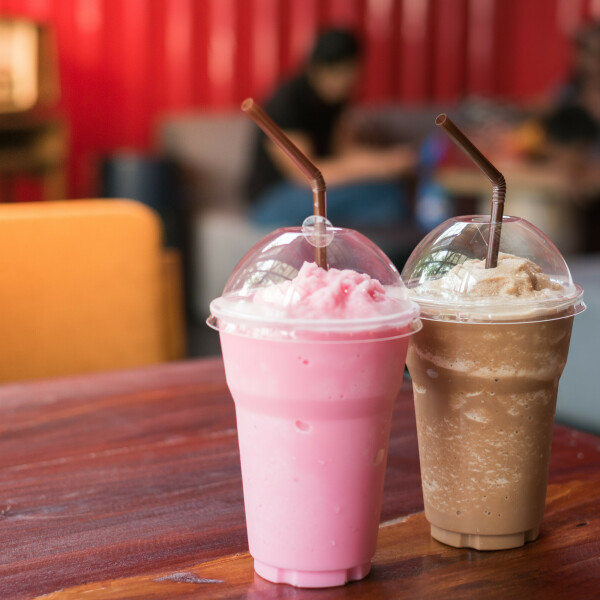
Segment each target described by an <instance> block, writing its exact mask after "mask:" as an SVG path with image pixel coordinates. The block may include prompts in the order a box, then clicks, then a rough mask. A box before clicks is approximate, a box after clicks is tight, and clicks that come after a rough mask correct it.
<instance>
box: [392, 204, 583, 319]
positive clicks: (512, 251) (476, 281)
mask: <svg viewBox="0 0 600 600" xmlns="http://www.w3.org/2000/svg"><path fill="white" fill-rule="evenodd" d="M489 220H490V217H489V215H471V216H464V217H455V218H452V219H448V220H447V221H445V222H444V223H442V224H441V225H439V226H438V227H436V228H435V229H434V230H433V231H431V232H430V233H429V234H427V235H426V236H425V238H423V240H422V241H421V242H420V243H419V245H418V246H417V247H416V248H415V249H414V250H413V252H412V254H411V255H410V257H409V259H408V261H407V262H406V265H405V267H404V269H403V270H402V279H403V280H404V283H405V284H406V286H407V288H408V290H409V296H410V297H411V298H412V299H413V300H415V301H416V302H418V304H419V306H420V307H421V315H422V316H423V317H425V318H433V319H436V318H439V319H452V320H460V321H472V322H479V321H495V320H501V321H506V320H512V319H514V320H515V321H519V322H523V320H527V318H528V317H530V318H531V319H532V320H540V319H552V318H561V317H564V316H568V315H570V314H576V313H578V312H581V311H582V310H584V309H585V304H584V303H583V301H582V296H583V290H582V289H581V288H580V287H579V286H578V285H576V284H575V283H574V282H573V279H572V277H571V273H570V271H569V268H568V266H567V263H566V262H565V259H564V258H563V257H562V255H561V253H560V252H559V251H558V249H557V248H556V246H555V245H554V244H553V243H552V242H551V241H550V240H549V239H548V237H546V235H544V233H542V231H540V230H539V229H538V228H537V227H535V226H534V225H532V224H531V223H529V222H528V221H526V220H524V219H521V218H518V217H510V216H505V217H504V219H503V221H502V232H501V238H500V254H499V257H498V267H496V268H494V269H485V256H486V252H487V247H488V232H489Z"/></svg>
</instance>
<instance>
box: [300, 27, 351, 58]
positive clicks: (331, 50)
mask: <svg viewBox="0 0 600 600" xmlns="http://www.w3.org/2000/svg"><path fill="white" fill-rule="evenodd" d="M360 52H361V47H360V42H359V40H358V38H357V37H356V35H355V34H354V33H353V32H352V31H350V30H349V29H326V30H324V31H321V32H320V33H319V36H318V37H317V39H316V41H315V44H314V46H313V49H312V51H311V53H310V57H309V64H310V65H313V66H317V65H328V66H330V65H335V64H339V63H342V62H348V61H352V60H357V59H358V58H359V56H360Z"/></svg>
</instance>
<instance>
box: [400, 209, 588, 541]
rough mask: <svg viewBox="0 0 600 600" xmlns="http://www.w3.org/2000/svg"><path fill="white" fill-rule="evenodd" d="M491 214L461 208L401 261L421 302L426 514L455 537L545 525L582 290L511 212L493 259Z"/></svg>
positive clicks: (418, 377) (484, 536)
mask: <svg viewBox="0 0 600 600" xmlns="http://www.w3.org/2000/svg"><path fill="white" fill-rule="evenodd" d="M488 221H489V217H462V218H457V219H451V220H449V221H447V222H446V223H444V224H442V225H441V226H440V227H438V228H437V229H436V230H434V231H433V232H431V233H430V234H429V235H428V236H427V237H426V238H425V239H424V240H423V241H422V242H421V244H420V245H419V246H418V247H417V248H416V249H415V251H414V252H413V254H412V255H411V258H409V261H408V262H407V265H406V267H405V269H404V271H403V278H404V280H405V282H406V283H407V285H408V287H409V288H410V292H411V296H412V297H413V298H414V299H415V300H416V301H417V302H418V304H419V305H420V307H421V315H422V319H423V329H422V330H421V331H420V332H419V333H418V334H417V335H415V336H414V337H413V338H412V340H411V344H410V348H409V352H408V357H407V365H408V368H409V371H410V374H411V377H412V380H413V390H414V399H415V412H416V420H417V433H418V441H419V456H420V462H421V478H422V485H423V499H424V504H425V514H426V517H427V519H428V520H429V522H430V525H431V535H432V536H433V537H434V538H436V539H437V540H439V541H441V542H444V543H446V544H449V545H451V546H457V547H463V546H466V547H472V548H476V549H479V550H496V549H505V548H514V547H517V546H521V545H523V544H524V543H525V542H528V541H532V540H534V539H536V538H537V536H538V534H539V527H540V523H541V521H542V517H543V513H544V504H545V497H546V485H547V478H548V465H549V459H550V446H551V442H552V430H553V424H554V412H555V408H556V397H557V391H558V382H559V378H560V376H561V374H562V371H563V368H564V366H565V364H566V361H567V353H568V350H569V341H570V337H571V328H572V325H573V316H574V315H575V314H576V313H577V312H580V311H581V310H583V309H584V308H585V306H584V305H583V302H582V300H581V297H582V290H581V288H579V287H578V286H576V285H575V284H574V283H573V281H572V279H571V276H570V274H569V270H568V268H567V265H566V264H565V261H564V259H563V258H562V256H561V255H560V253H559V252H558V250H557V249H556V248H555V247H554V245H553V244H552V243H551V242H550V240H548V239H547V238H546V237H545V236H544V234H543V233H541V232H540V231H539V230H538V229H536V228H535V227H533V226H532V225H531V224H529V223H527V222H526V221H523V220H521V219H516V218H513V217H505V218H504V221H503V224H502V241H501V245H500V248H501V250H502V252H500V254H499V256H498V263H497V266H496V267H495V268H490V269H485V261H484V260H483V259H479V258H476V257H477V256H478V255H480V256H481V254H482V243H483V242H484V240H485V239H486V237H485V235H484V230H485V228H486V227H487V226H488V225H487V223H488Z"/></svg>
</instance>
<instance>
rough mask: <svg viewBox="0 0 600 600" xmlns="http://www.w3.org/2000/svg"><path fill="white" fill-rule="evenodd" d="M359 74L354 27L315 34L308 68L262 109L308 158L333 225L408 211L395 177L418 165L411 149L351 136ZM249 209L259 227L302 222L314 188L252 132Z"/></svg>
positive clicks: (380, 220)
mask: <svg viewBox="0 0 600 600" xmlns="http://www.w3.org/2000/svg"><path fill="white" fill-rule="evenodd" d="M359 75H360V45H359V42H358V40H357V38H356V37H355V36H354V34H353V33H351V32H350V31H346V30H340V29H332V30H328V31H325V32H323V33H321V34H320V35H319V37H318V38H317V40H316V43H315V45H314V47H313V50H312V52H311V54H310V58H309V60H308V63H307V65H306V67H305V68H304V69H303V70H302V72H301V73H299V74H298V75H296V76H295V77H293V78H292V79H290V80H288V81H285V82H284V83H283V84H282V85H281V86H280V87H279V88H278V89H277V90H276V91H275V92H274V94H273V96H272V97H271V98H270V100H268V101H267V103H266V105H265V111H266V112H267V114H268V115H269V116H270V117H271V118H272V119H273V120H274V121H275V122H276V123H277V124H278V125H279V126H280V127H281V128H282V129H283V130H284V131H285V133H286V134H287V135H288V136H289V137H290V138H291V139H292V141H294V143H295V144H296V145H297V146H298V147H299V148H300V149H301V150H302V151H303V152H305V154H307V155H308V156H309V157H310V158H311V160H313V161H314V162H315V163H316V164H317V166H318V167H319V169H320V170H321V173H322V174H323V177H324V179H325V182H326V183H327V210H328V217H329V219H330V220H331V221H332V222H333V223H334V225H337V226H361V225H363V226H365V225H380V224H389V223H393V222H399V221H401V220H403V218H404V217H405V215H406V206H405V200H404V191H403V188H402V186H401V184H400V178H401V177H402V176H403V175H404V174H406V173H408V172H410V171H411V170H412V169H413V167H414V163H415V155H414V152H413V150H412V149H410V148H407V147H394V148H388V149H374V148H367V147H364V146H360V145H358V144H356V143H354V142H353V141H352V138H351V134H350V126H349V119H348V116H347V112H348V107H349V101H350V98H351V96H352V93H353V91H354V88H355V86H356V83H357V82H358V78H359ZM248 196H249V200H250V202H251V215H252V218H253V220H254V221H255V222H256V223H257V224H260V225H265V226H271V227H277V226H281V225H299V224H300V223H301V222H302V221H303V219H304V218H305V217H306V216H308V215H309V214H310V212H311V207H312V194H311V190H310V187H309V185H308V183H307V182H306V180H305V179H304V176H303V175H302V174H301V173H300V172H299V171H298V169H297V168H296V166H295V165H294V164H293V163H292V162H291V161H290V160H289V159H288V158H287V157H286V156H285V155H284V154H283V153H281V151H280V150H279V149H278V148H276V147H275V145H274V144H273V143H272V142H271V141H270V140H269V139H267V138H266V136H265V135H264V134H262V133H261V132H257V134H256V139H255V142H254V148H253V160H252V164H251V170H250V174H249V178H248Z"/></svg>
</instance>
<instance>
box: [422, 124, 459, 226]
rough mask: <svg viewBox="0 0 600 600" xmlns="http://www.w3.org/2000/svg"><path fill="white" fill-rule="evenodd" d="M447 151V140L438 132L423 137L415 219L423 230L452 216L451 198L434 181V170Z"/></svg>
mask: <svg viewBox="0 0 600 600" xmlns="http://www.w3.org/2000/svg"><path fill="white" fill-rule="evenodd" d="M447 152H448V141H447V140H446V139H444V138H443V137H441V136H440V135H439V134H432V135H430V136H428V137H427V138H425V140H424V142H423V143H422V144H421V148H420V150H419V184H418V187H417V201H416V206H415V219H416V221H417V224H418V225H419V227H421V229H423V230H424V231H430V230H431V229H433V228H434V227H437V226H438V225H439V224H440V223H443V222H444V221H445V220H446V219H449V218H450V217H451V216H452V208H453V203H452V198H451V197H450V194H448V192H447V191H446V189H445V188H443V187H442V186H441V185H439V184H438V183H436V182H435V181H434V175H435V170H436V169H437V167H438V165H439V164H440V163H441V162H442V160H443V159H444V157H445V156H446V154H447Z"/></svg>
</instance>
